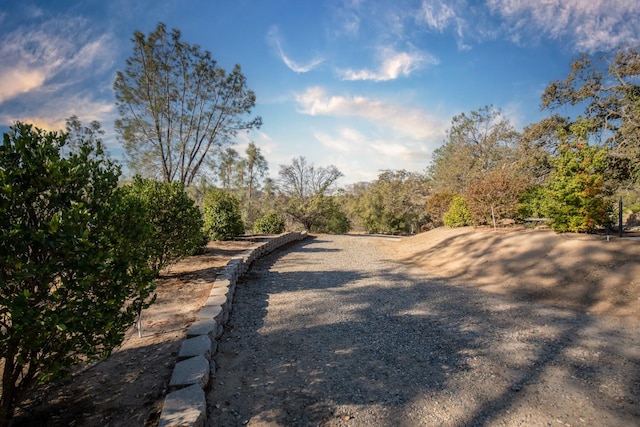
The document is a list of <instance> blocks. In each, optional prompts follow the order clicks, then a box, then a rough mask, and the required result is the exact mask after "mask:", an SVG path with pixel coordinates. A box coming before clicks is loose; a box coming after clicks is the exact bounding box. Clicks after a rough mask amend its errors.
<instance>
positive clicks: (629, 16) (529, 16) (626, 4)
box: [488, 0, 640, 52]
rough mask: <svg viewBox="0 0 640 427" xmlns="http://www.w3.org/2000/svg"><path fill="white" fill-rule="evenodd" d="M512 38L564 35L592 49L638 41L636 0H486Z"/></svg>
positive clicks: (639, 19) (581, 47)
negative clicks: (501, 19)
mask: <svg viewBox="0 0 640 427" xmlns="http://www.w3.org/2000/svg"><path fill="white" fill-rule="evenodd" d="M488 6H489V8H490V10H491V11H492V12H493V13H495V14H498V15H500V16H501V17H502V18H503V19H504V20H505V22H504V26H503V27H504V31H506V32H507V33H508V34H509V36H510V37H511V39H512V40H514V41H519V40H521V38H522V35H526V36H532V35H539V36H543V37H549V38H552V39H566V40H568V41H569V42H570V44H571V45H572V46H573V47H574V49H575V50H579V51H588V52H594V51H597V50H607V49H612V48H615V47H617V46H619V45H621V44H626V45H635V44H638V43H640V27H638V25H637V23H638V22H640V3H638V2H637V0H589V1H584V0H548V1H544V2H522V1H518V0H489V1H488Z"/></svg>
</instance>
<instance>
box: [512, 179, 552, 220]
mask: <svg viewBox="0 0 640 427" xmlns="http://www.w3.org/2000/svg"><path fill="white" fill-rule="evenodd" d="M548 216H549V202H548V200H547V190H546V188H545V187H543V186H541V185H536V186H533V187H530V188H528V189H527V190H525V191H524V192H522V194H521V195H520V205H519V206H518V213H517V217H518V218H519V219H526V218H547V217H548Z"/></svg>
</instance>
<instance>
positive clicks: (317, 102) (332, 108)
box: [295, 87, 447, 139]
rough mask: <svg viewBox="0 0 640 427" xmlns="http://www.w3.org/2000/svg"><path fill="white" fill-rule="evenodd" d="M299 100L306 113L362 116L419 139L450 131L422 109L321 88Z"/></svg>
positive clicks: (439, 137)
mask: <svg viewBox="0 0 640 427" xmlns="http://www.w3.org/2000/svg"><path fill="white" fill-rule="evenodd" d="M295 99H296V102H297V103H298V108H299V111H300V112H301V113H303V114H308V115H311V116H316V115H323V116H344V117H359V118H363V119H366V120H369V121H371V125H372V126H386V127H390V128H392V129H393V130H394V131H395V132H396V133H397V134H399V135H404V136H408V137H411V138H416V139H441V138H442V136H443V135H444V133H445V130H446V128H447V124H445V123H444V122H443V121H442V120H440V119H439V118H437V117H435V116H432V115H430V114H428V113H426V112H424V111H422V110H419V109H415V108H407V107H404V106H402V105H396V104H391V103H385V102H382V101H379V100H375V99H370V98H366V97H363V96H329V95H327V93H326V91H325V90H324V89H323V88H321V87H312V88H309V89H307V90H306V91H305V92H303V93H300V94H297V95H296V98H295Z"/></svg>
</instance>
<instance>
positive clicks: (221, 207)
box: [202, 188, 244, 240]
mask: <svg viewBox="0 0 640 427" xmlns="http://www.w3.org/2000/svg"><path fill="white" fill-rule="evenodd" d="M202 210H203V216H204V230H205V232H206V233H207V234H208V235H209V236H210V237H211V238H212V239H214V240H230V239H233V238H234V237H237V236H239V235H240V234H242V233H244V224H243V223H242V216H241V214H240V201H239V200H238V199H237V198H236V197H235V196H233V195H232V194H229V193H227V192H226V191H223V190H220V189H217V188H216V189H213V190H209V191H208V192H207V194H206V195H205V197H204V202H203V206H202Z"/></svg>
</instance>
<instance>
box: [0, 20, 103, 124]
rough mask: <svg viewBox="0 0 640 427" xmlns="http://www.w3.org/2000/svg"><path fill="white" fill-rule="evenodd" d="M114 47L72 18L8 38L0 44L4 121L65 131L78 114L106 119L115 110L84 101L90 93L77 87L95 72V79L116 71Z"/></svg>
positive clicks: (0, 100)
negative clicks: (29, 121) (70, 118)
mask: <svg viewBox="0 0 640 427" xmlns="http://www.w3.org/2000/svg"><path fill="white" fill-rule="evenodd" d="M109 43H110V37H109V36H108V35H104V34H102V35H95V34H92V33H91V31H90V28H89V25H88V23H87V22H86V21H85V20H83V19H81V18H74V17H68V16H67V17H61V18H54V19H50V20H47V21H45V22H43V23H41V24H39V25H32V26H23V27H18V28H17V29H16V30H15V31H13V32H11V33H8V34H6V35H5V36H4V37H3V39H2V40H1V41H0V57H2V62H0V105H2V106H3V110H4V112H3V114H2V117H0V120H2V121H3V123H8V122H11V121H15V120H23V121H26V120H31V121H33V122H37V124H39V125H41V126H45V127H48V128H54V129H59V128H60V125H61V124H62V125H64V119H65V118H67V117H70V116H71V115H74V114H77V115H78V116H82V115H86V116H87V119H86V120H100V119H104V118H105V116H104V115H103V114H105V113H108V112H109V111H110V110H111V109H112V108H110V107H107V106H106V103H105V102H103V101H100V100H95V99H92V98H91V97H87V95H81V94H82V92H83V91H84V90H85V89H86V88H85V87H83V86H78V85H77V83H78V82H81V83H80V84H83V83H82V82H83V81H84V80H85V79H86V75H87V73H88V71H89V70H90V75H92V76H99V75H100V74H101V73H105V72H108V71H109V70H110V67H111V66H112V64H113V59H112V56H111V55H112V54H111V53H110V52H111V50H110V49H109ZM8 103H10V105H9V104H8ZM86 108H91V109H90V110H86ZM89 116H91V117H89ZM62 127H63V126H62Z"/></svg>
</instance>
